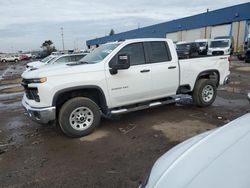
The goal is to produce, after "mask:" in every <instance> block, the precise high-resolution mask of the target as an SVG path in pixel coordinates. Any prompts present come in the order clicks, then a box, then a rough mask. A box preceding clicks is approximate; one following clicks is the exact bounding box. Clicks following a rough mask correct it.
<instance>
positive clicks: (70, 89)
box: [52, 85, 108, 112]
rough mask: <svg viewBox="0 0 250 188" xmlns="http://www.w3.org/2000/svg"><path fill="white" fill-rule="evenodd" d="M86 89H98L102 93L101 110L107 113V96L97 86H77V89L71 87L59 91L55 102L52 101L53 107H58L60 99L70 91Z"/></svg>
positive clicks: (55, 96)
mask: <svg viewBox="0 0 250 188" xmlns="http://www.w3.org/2000/svg"><path fill="white" fill-rule="evenodd" d="M84 89H96V90H98V91H99V92H100V94H101V101H102V103H101V108H103V110H104V112H106V111H107V109H108V107H107V101H106V97H105V94H104V92H103V90H102V89H101V88H100V87H99V86H95V85H84V86H75V87H69V88H65V89H62V90H59V91H57V92H56V93H55V95H54V97H53V100H52V106H56V102H57V100H58V97H59V96H60V95H61V94H63V93H66V92H70V91H74V90H84Z"/></svg>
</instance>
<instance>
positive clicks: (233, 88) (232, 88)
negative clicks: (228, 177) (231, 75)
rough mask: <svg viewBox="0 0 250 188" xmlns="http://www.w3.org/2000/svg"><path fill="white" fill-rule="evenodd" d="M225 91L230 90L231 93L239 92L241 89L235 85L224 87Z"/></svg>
mask: <svg viewBox="0 0 250 188" xmlns="http://www.w3.org/2000/svg"><path fill="white" fill-rule="evenodd" d="M225 90H226V91H228V92H231V93H241V89H240V88H236V87H230V86H228V87H226V88H225Z"/></svg>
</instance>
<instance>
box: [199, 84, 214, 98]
mask: <svg viewBox="0 0 250 188" xmlns="http://www.w3.org/2000/svg"><path fill="white" fill-rule="evenodd" d="M213 96H214V88H213V87H212V86H211V85H206V86H205V87H204V88H203V90H202V99H203V101H205V102H209V101H211V100H212V98H213Z"/></svg>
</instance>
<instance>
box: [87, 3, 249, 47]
mask: <svg viewBox="0 0 250 188" xmlns="http://www.w3.org/2000/svg"><path fill="white" fill-rule="evenodd" d="M249 33H250V2H248V3H244V4H240V5H235V6H231V7H226V8H222V9H218V10H214V11H209V12H206V13H202V14H197V15H194V16H190V17H185V18H181V19H177V20H173V21H169V22H164V23H160V24H156V25H152V26H148V27H143V28H139V29H135V30H130V31H126V32H122V33H118V34H115V35H112V36H105V37H101V38H96V39H92V40H88V41H87V42H86V43H87V46H88V48H94V47H97V46H99V45H100V44H104V43H107V42H111V41H119V40H125V39H132V38H151V37H153V38H164V37H167V38H170V39H172V40H173V41H192V40H196V39H203V38H214V37H217V36H232V37H233V38H234V49H235V51H239V50H241V49H242V48H243V43H244V40H245V39H246V37H247V35H248V34H249Z"/></svg>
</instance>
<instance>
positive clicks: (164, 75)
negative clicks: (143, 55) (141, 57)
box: [145, 41, 179, 98]
mask: <svg viewBox="0 0 250 188" xmlns="http://www.w3.org/2000/svg"><path fill="white" fill-rule="evenodd" d="M145 46H146V48H147V53H148V55H149V63H150V65H151V67H150V69H151V76H152V96H154V97H155V98H161V97H166V96H170V95H174V94H176V91H177V88H178V87H179V65H178V59H177V58H172V56H171V51H170V49H169V46H168V43H167V42H166V41H154V42H146V43H145ZM172 48H173V46H172ZM172 50H175V49H174V48H173V49H172Z"/></svg>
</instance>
